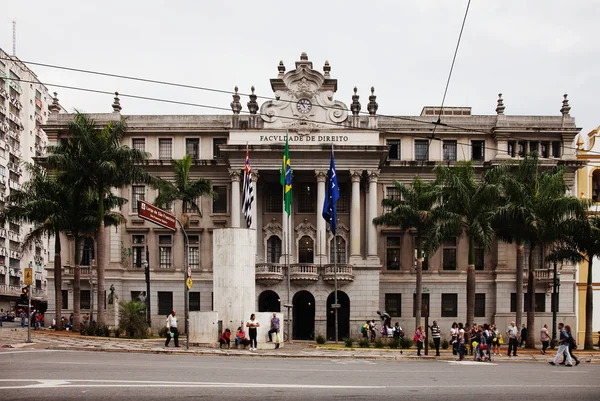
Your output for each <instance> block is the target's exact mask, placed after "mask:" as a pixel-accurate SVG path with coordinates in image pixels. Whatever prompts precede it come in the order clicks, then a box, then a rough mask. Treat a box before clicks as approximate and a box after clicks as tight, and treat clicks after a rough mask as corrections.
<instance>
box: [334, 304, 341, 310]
mask: <svg viewBox="0 0 600 401" xmlns="http://www.w3.org/2000/svg"><path fill="white" fill-rule="evenodd" d="M331 307H332V308H333V309H340V308H341V307H342V304H331Z"/></svg>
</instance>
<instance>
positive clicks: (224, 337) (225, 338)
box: [219, 329, 231, 349]
mask: <svg viewBox="0 0 600 401" xmlns="http://www.w3.org/2000/svg"><path fill="white" fill-rule="evenodd" d="M225 344H227V349H229V348H231V330H229V329H225V331H224V332H223V334H221V338H219V349H223V345H225Z"/></svg>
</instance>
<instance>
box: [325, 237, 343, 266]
mask: <svg viewBox="0 0 600 401" xmlns="http://www.w3.org/2000/svg"><path fill="white" fill-rule="evenodd" d="M336 239H337V243H336V244H335V246H336V248H335V253H336V258H337V263H341V264H346V263H347V262H346V241H345V240H344V238H342V237H340V236H339V235H336ZM333 241H334V239H333V238H332V239H331V241H330V242H329V263H335V261H334V260H333V258H332V257H331V255H332V253H333V245H334V243H333Z"/></svg>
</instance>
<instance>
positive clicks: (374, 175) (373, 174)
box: [367, 170, 381, 182]
mask: <svg viewBox="0 0 600 401" xmlns="http://www.w3.org/2000/svg"><path fill="white" fill-rule="evenodd" d="M380 173H381V170H368V171H367V174H368V176H369V182H377V179H379V174H380Z"/></svg>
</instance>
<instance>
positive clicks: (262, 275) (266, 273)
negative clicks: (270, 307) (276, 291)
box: [256, 263, 284, 285]
mask: <svg viewBox="0 0 600 401" xmlns="http://www.w3.org/2000/svg"><path fill="white" fill-rule="evenodd" d="M283 272H284V267H283V265H282V264H279V263H257V264H256V281H258V282H260V283H262V284H266V285H272V284H275V283H279V282H281V281H282V280H283Z"/></svg>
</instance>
